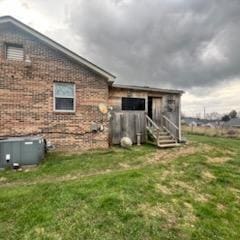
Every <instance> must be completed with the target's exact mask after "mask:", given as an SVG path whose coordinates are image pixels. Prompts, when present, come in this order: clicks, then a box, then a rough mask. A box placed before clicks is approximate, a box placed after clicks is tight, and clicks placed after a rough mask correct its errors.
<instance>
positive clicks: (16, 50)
mask: <svg viewBox="0 0 240 240" xmlns="http://www.w3.org/2000/svg"><path fill="white" fill-rule="evenodd" d="M6 58H7V59H8V60H17V61H23V60H24V50H23V47H22V46H17V45H8V44H7V46H6Z"/></svg>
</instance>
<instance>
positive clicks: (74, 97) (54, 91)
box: [53, 82, 76, 113]
mask: <svg viewBox="0 0 240 240" xmlns="http://www.w3.org/2000/svg"><path fill="white" fill-rule="evenodd" d="M57 84H72V85H73V97H62V98H69V99H73V110H64V109H56V98H61V97H57V96H56V85H57ZM53 111H54V112H56V113H75V112H76V84H75V83H72V82H54V83H53Z"/></svg>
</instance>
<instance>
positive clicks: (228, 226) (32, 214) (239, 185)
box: [0, 135, 240, 240]
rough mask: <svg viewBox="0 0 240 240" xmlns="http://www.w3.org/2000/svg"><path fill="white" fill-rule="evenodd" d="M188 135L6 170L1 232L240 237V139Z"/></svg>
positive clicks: (0, 189)
mask: <svg viewBox="0 0 240 240" xmlns="http://www.w3.org/2000/svg"><path fill="white" fill-rule="evenodd" d="M188 139H189V140H190V143H189V144H188V145H186V146H184V147H181V148H175V149H168V150H160V149H159V150H158V149H156V148H155V147H154V146H151V145H146V146H141V147H134V148H132V149H131V150H123V149H120V148H113V149H111V150H108V151H94V152H89V153H85V154H82V155H76V154H75V155H63V154H49V155H48V156H47V158H46V160H45V161H44V162H43V163H41V164H40V166H39V167H37V168H35V169H31V170H28V171H23V172H13V171H4V172H0V239H14V240H16V239H21V240H22V239H64V240H65V239H74V240H75V239H104V240H107V239H114V240H116V239H131V240H132V239H136V240H141V239H143V240H147V239H158V240H159V239H178V240H179V239H184V240H185V239H203V240H206V239H211V240H212V239H224V240H227V239H234V240H235V239H240V140H233V139H223V138H213V137H205V136H193V135H192V136H188Z"/></svg>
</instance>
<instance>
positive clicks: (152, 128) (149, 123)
mask: <svg viewBox="0 0 240 240" xmlns="http://www.w3.org/2000/svg"><path fill="white" fill-rule="evenodd" d="M145 120H146V129H147V130H148V131H149V132H150V133H151V134H152V135H153V137H155V139H156V140H158V137H159V132H160V128H159V127H158V125H157V124H156V123H155V122H154V121H153V120H152V119H151V118H150V117H149V116H148V115H147V114H145Z"/></svg>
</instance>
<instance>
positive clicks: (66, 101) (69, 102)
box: [56, 98, 74, 111]
mask: <svg viewBox="0 0 240 240" xmlns="http://www.w3.org/2000/svg"><path fill="white" fill-rule="evenodd" d="M73 106H74V101H73V99H72V98H56V110H64V111H73V110H74V107H73Z"/></svg>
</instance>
